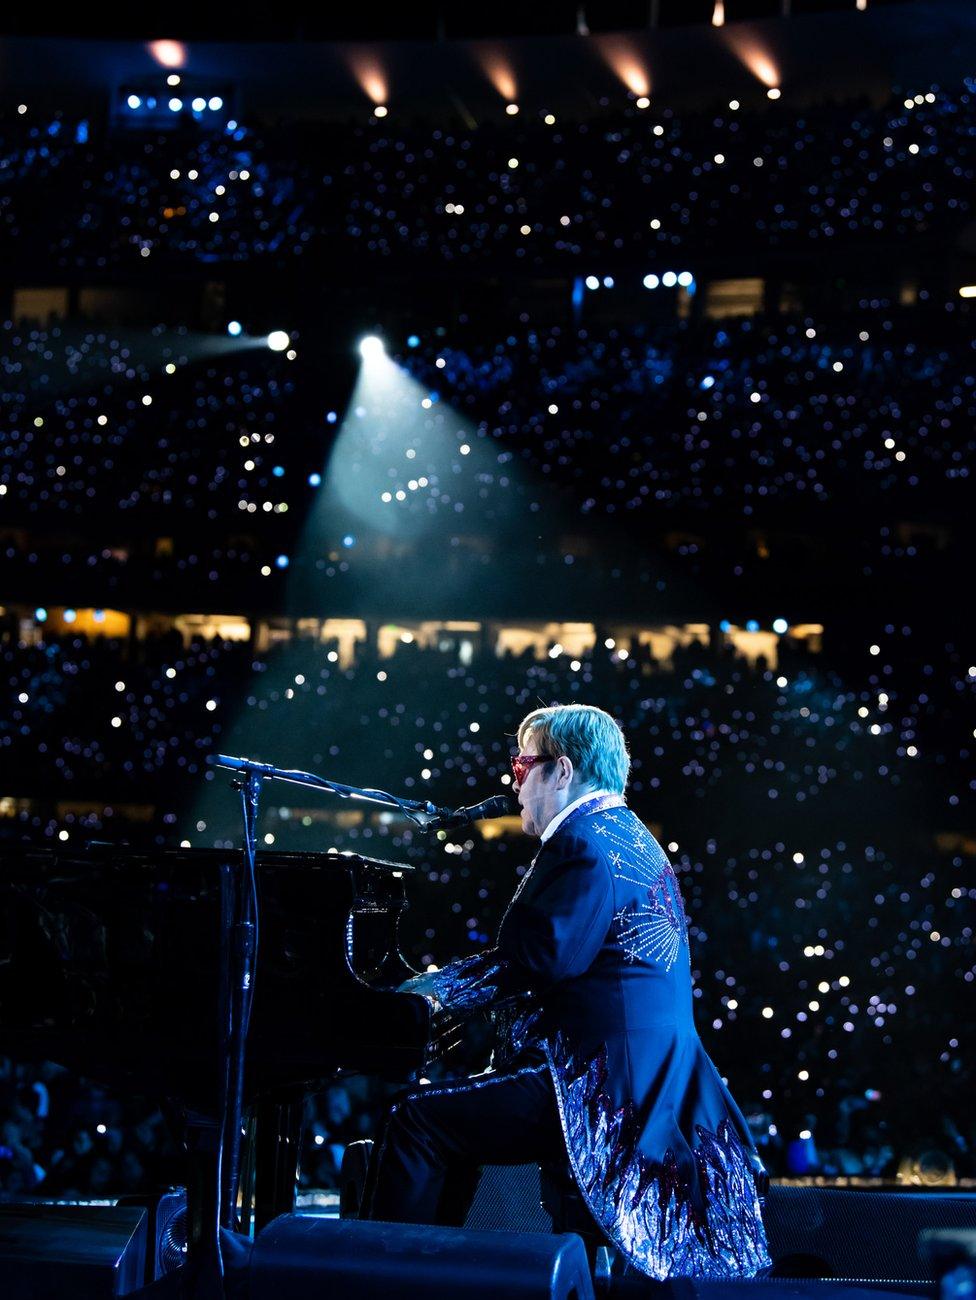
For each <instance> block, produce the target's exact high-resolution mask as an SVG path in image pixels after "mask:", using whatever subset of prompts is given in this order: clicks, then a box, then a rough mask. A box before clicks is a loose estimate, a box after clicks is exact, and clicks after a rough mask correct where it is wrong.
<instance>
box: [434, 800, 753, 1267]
mask: <svg viewBox="0 0 976 1300" xmlns="http://www.w3.org/2000/svg"><path fill="white" fill-rule="evenodd" d="M435 978H436V979H437V980H438V987H439V992H438V997H439V999H440V1000H441V1001H443V1002H445V1003H447V1004H449V1005H452V1006H455V1007H461V1006H464V1005H474V1004H476V1003H480V1004H481V1005H484V1004H486V1003H487V1004H490V1003H492V1002H494V1003H496V1004H504V1003H505V1002H506V1001H507V1002H508V1005H509V1006H511V1005H512V1003H511V999H512V996H513V995H514V994H516V993H521V995H522V996H521V998H520V999H519V1005H520V1013H519V1014H518V1015H517V1016H516V1017H514V1018H512V1017H510V1018H509V1042H508V1044H507V1049H508V1050H507V1055H505V1054H504V1053H503V1054H502V1057H501V1059H502V1060H503V1061H504V1062H505V1063H506V1065H507V1064H515V1063H517V1061H518V1059H519V1058H520V1057H521V1056H522V1055H523V1054H526V1053H532V1052H539V1051H541V1052H543V1053H544V1054H545V1057H546V1060H547V1062H548V1064H549V1069H550V1072H551V1074H552V1080H553V1085H554V1088H555V1091H556V1099H557V1102H558V1105H559V1112H560V1118H561V1122H562V1127H563V1134H564V1137H565V1141H566V1150H567V1154H568V1156H569V1161H570V1165H571V1167H572V1170H573V1175H574V1177H575V1179H576V1182H577V1184H578V1186H579V1188H580V1191H581V1193H582V1195H583V1196H584V1198H585V1200H586V1203H587V1205H588V1207H589V1209H590V1212H591V1213H592V1214H593V1217H594V1218H595V1219H596V1221H597V1222H598V1223H599V1224H600V1226H601V1227H602V1228H603V1230H604V1232H605V1233H606V1234H607V1236H608V1237H609V1238H610V1239H611V1240H612V1241H614V1242H615V1243H616V1244H617V1245H618V1247H619V1248H620V1249H621V1250H623V1251H624V1253H625V1254H626V1255H627V1256H628V1257H629V1258H630V1259H631V1260H632V1261H633V1263H634V1264H635V1265H636V1266H637V1267H638V1268H640V1269H641V1270H642V1271H643V1272H645V1273H648V1274H649V1275H650V1276H653V1277H658V1278H665V1277H671V1276H697V1277H712V1278H719V1277H749V1276H754V1275H755V1274H756V1273H757V1272H759V1271H760V1270H762V1269H763V1268H765V1267H766V1266H768V1264H769V1262H770V1261H769V1255H768V1251H767V1248H766V1239H765V1233H764V1230H763V1225H762V1218H761V1213H760V1206H759V1201H758V1196H757V1186H756V1176H757V1173H758V1172H760V1171H761V1165H760V1163H759V1160H758V1157H757V1156H756V1154H755V1147H754V1145H753V1142H752V1139H751V1137H750V1135H749V1131H748V1128H747V1126H746V1123H745V1120H744V1119H743V1117H742V1115H741V1113H740V1111H739V1109H738V1107H737V1106H736V1104H735V1102H734V1101H733V1100H732V1097H731V1095H730V1093H729V1091H728V1089H727V1088H726V1086H725V1085H724V1084H723V1082H722V1080H721V1078H720V1077H719V1074H718V1071H717V1070H716V1069H715V1066H714V1065H713V1064H712V1062H711V1060H710V1059H709V1057H708V1055H707V1054H706V1052H705V1049H704V1047H703V1045H702V1043H701V1040H700V1039H699V1037H698V1033H697V1031H696V1029H695V1023H694V1016H693V1011H692V1006H693V1003H692V981H691V967H690V954H689V948H688V927H687V922H686V919H685V914H684V908H683V905H682V901H681V892H680V889H679V886H678V881H677V878H676V876H675V874H674V871H673V869H672V867H671V864H670V863H669V861H668V858H667V855H666V854H665V853H664V851H663V849H662V848H661V846H660V845H659V844H658V842H657V840H656V839H655V838H654V836H653V835H652V834H651V833H650V831H649V830H648V829H647V828H646V827H645V826H644V825H643V824H642V823H641V821H640V820H639V819H638V818H637V817H636V816H635V815H634V813H632V812H631V811H630V809H628V808H627V807H626V806H624V804H623V800H622V799H620V798H618V797H613V798H612V799H606V798H603V799H598V800H595V801H593V802H590V803H587V804H584V805H582V806H581V807H580V808H578V809H577V810H575V812H574V813H572V814H570V816H569V818H567V819H566V821H565V822H564V823H562V825H560V827H559V828H558V829H557V831H556V833H555V834H554V835H553V836H552V838H551V839H549V840H548V841H547V842H546V843H545V844H544V845H543V846H542V848H541V849H540V851H539V853H538V855H537V856H536V858H535V860H534V862H533V864H532V866H531V868H530V869H529V871H528V872H527V874H526V876H525V877H524V878H523V880H522V883H521V885H520V887H519V889H518V892H517V893H516V895H515V897H514V898H513V900H512V902H511V904H510V905H509V908H508V911H507V912H506V914H505V917H504V919H503V920H502V923H501V926H500V928H499V931H498V938H497V946H496V948H495V949H493V950H490V951H489V952H487V953H483V954H479V956H478V957H476V958H469V959H467V960H466V961H464V962H460V963H455V964H454V966H453V967H447V968H445V970H444V971H441V972H438V976H437V977H435Z"/></svg>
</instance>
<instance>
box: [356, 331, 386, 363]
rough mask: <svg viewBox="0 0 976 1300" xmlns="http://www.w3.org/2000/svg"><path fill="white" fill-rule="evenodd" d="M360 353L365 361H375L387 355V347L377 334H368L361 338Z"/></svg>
mask: <svg viewBox="0 0 976 1300" xmlns="http://www.w3.org/2000/svg"><path fill="white" fill-rule="evenodd" d="M359 354H360V356H361V357H362V358H363V360H364V361H375V360H377V358H379V357H382V356H385V355H386V348H385V347H384V346H383V340H382V339H381V338H379V337H377V335H375V334H367V335H366V337H365V338H364V339H360V342H359Z"/></svg>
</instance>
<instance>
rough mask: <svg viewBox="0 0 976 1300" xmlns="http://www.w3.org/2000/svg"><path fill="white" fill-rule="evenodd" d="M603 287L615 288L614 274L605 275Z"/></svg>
mask: <svg viewBox="0 0 976 1300" xmlns="http://www.w3.org/2000/svg"><path fill="white" fill-rule="evenodd" d="M603 287H604V289H612V288H613V276H612V275H605V276H604V277H603Z"/></svg>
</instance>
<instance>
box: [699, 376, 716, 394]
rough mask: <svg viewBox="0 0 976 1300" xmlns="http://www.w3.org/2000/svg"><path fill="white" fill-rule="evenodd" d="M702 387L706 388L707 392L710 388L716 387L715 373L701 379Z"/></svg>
mask: <svg viewBox="0 0 976 1300" xmlns="http://www.w3.org/2000/svg"><path fill="white" fill-rule="evenodd" d="M701 387H702V388H704V389H705V391H706V392H707V391H708V389H709V388H714V387H715V376H714V375H706V376H705V377H704V379H703V380H702V381H701Z"/></svg>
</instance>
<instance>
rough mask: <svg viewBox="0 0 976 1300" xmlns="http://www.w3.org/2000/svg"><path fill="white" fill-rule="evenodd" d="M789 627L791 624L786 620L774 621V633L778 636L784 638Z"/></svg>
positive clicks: (775, 619) (776, 619)
mask: <svg viewBox="0 0 976 1300" xmlns="http://www.w3.org/2000/svg"><path fill="white" fill-rule="evenodd" d="M789 626H790V625H789V623H787V621H786V619H785V618H774V619H773V631H774V632H775V633H776V635H777V636H783V635H784V634H785V633H786V632H788V631H789Z"/></svg>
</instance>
